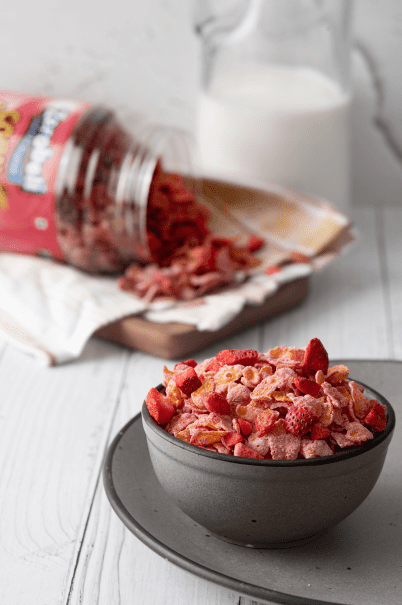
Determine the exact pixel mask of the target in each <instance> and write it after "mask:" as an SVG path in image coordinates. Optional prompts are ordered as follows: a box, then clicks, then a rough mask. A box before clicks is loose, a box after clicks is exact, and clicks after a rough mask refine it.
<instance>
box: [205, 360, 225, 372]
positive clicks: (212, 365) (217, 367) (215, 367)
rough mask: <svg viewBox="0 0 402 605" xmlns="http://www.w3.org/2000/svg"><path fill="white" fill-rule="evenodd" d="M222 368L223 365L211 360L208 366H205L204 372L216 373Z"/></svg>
mask: <svg viewBox="0 0 402 605" xmlns="http://www.w3.org/2000/svg"><path fill="white" fill-rule="evenodd" d="M222 366H223V363H221V362H219V361H218V360H217V359H215V358H214V359H211V361H210V362H209V364H208V365H207V366H205V370H204V372H218V371H219V370H220V368H221V367H222Z"/></svg>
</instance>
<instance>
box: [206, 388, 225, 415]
mask: <svg viewBox="0 0 402 605" xmlns="http://www.w3.org/2000/svg"><path fill="white" fill-rule="evenodd" d="M202 402H203V404H204V405H205V407H206V408H207V410H208V412H215V413H216V414H229V413H230V405H229V404H228V402H227V401H226V399H225V398H224V397H222V395H219V393H203V395H202Z"/></svg>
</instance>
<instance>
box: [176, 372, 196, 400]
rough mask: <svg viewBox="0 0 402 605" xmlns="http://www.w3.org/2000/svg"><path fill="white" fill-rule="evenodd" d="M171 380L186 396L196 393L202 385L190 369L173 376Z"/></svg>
mask: <svg viewBox="0 0 402 605" xmlns="http://www.w3.org/2000/svg"><path fill="white" fill-rule="evenodd" d="M173 380H174V381H175V383H176V386H178V387H179V389H180V390H181V391H183V393H184V394H185V395H187V396H188V395H191V393H192V392H193V391H196V390H197V389H198V388H199V387H200V386H201V384H202V383H201V380H200V379H199V378H198V375H197V373H196V371H195V370H194V368H191V367H189V368H187V370H183V371H182V372H178V373H177V374H175V376H174V377H173Z"/></svg>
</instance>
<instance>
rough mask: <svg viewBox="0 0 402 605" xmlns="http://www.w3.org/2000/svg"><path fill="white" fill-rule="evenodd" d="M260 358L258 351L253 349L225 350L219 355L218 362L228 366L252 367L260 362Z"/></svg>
mask: <svg viewBox="0 0 402 605" xmlns="http://www.w3.org/2000/svg"><path fill="white" fill-rule="evenodd" d="M258 357H259V353H258V351H254V350H253V349H225V350H224V351H220V352H219V353H218V354H217V356H216V360H217V361H218V362H220V363H222V364H225V365H227V366H233V365H235V364H239V365H242V366H252V365H254V364H255V362H256V361H257V360H258Z"/></svg>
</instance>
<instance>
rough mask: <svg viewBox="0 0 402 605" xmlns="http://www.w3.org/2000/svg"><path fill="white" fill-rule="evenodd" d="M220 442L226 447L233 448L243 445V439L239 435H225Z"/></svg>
mask: <svg viewBox="0 0 402 605" xmlns="http://www.w3.org/2000/svg"><path fill="white" fill-rule="evenodd" d="M222 441H223V443H224V444H225V445H226V447H234V446H235V445H237V444H238V443H243V441H244V437H243V436H242V435H240V433H234V432H233V433H226V435H225V436H224V437H223V439H222Z"/></svg>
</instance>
